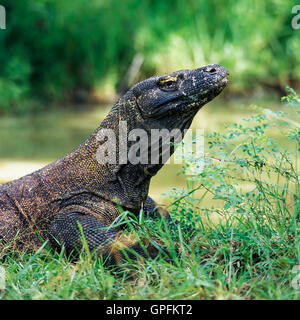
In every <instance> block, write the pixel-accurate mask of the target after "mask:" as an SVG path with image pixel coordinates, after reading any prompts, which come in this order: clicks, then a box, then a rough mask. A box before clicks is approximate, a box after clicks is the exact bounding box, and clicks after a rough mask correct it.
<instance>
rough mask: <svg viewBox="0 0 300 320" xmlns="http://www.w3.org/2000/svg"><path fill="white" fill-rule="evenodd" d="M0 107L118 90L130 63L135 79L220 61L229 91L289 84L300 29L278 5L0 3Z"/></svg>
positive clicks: (271, 0) (287, 8)
mask: <svg viewBox="0 0 300 320" xmlns="http://www.w3.org/2000/svg"><path fill="white" fill-rule="evenodd" d="M1 4H2V5H4V6H5V8H6V11H7V19H6V20H7V29H6V30H0V45H1V50H0V59H1V66H2V67H1V70H0V96H1V101H0V111H1V112H9V111H13V112H19V113H20V112H25V111H28V110H32V109H33V110H36V109H37V108H39V105H40V104H38V103H33V100H34V101H39V100H41V99H42V100H43V101H44V102H45V101H46V102H51V101H55V100H65V99H69V98H71V97H74V96H76V94H77V93H78V92H79V91H80V92H81V91H84V92H90V91H91V90H94V89H95V88H102V90H103V88H107V87H108V88H110V89H109V90H114V89H116V88H117V86H118V84H119V83H120V81H121V80H122V79H123V78H124V75H125V74H126V71H127V70H128V68H129V66H130V64H131V63H132V61H133V58H134V57H136V55H137V54H139V55H140V56H142V57H143V61H144V62H143V64H142V66H141V70H140V72H139V75H138V76H137V77H136V78H135V80H138V78H143V77H145V76H149V75H153V74H155V73H164V72H166V73H167V72H171V71H174V70H176V69H183V68H193V67H197V66H201V65H205V64H209V63H220V64H223V65H225V66H226V67H227V68H228V69H229V70H230V73H231V83H232V84H231V90H239V91H240V90H249V89H253V88H258V87H259V86H260V85H261V84H264V85H266V84H267V85H268V86H277V85H278V84H280V83H282V82H283V81H286V82H287V81H291V82H294V83H296V81H297V79H299V77H298V75H299V72H300V63H299V62H300V56H299V54H298V52H299V49H300V41H299V32H300V31H296V30H293V29H292V28H291V19H292V14H291V8H292V6H293V5H294V2H293V1H291V0H286V1H284V2H282V1H279V0H266V1H259V0H251V1H250V0H240V1H232V0H227V1H220V0H218V1H217V0H213V1H198V0H187V1H181V0H164V1H148V0H146V1H138V0H123V1H116V0H89V1H85V0H76V1H71V0H65V1H58V0H27V1H24V0H21V1H9V0H3V1H1Z"/></svg>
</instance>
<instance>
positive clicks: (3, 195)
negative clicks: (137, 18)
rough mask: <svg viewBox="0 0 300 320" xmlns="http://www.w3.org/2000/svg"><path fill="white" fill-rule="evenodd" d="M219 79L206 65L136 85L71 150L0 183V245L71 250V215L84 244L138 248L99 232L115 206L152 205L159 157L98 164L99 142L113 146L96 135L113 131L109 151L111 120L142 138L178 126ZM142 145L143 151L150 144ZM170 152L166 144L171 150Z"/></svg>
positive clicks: (220, 71) (74, 243)
mask: <svg viewBox="0 0 300 320" xmlns="http://www.w3.org/2000/svg"><path fill="white" fill-rule="evenodd" d="M227 81H228V72H227V70H226V69H225V68H223V67H221V66H219V65H210V66H207V67H203V68H198V69H194V70H182V71H177V72H174V73H172V74H170V75H163V76H156V77H152V78H149V79H147V80H144V81H142V82H140V83H138V84H136V85H135V86H134V87H133V88H131V89H130V90H129V91H128V92H127V93H126V94H125V95H124V96H123V97H121V98H120V99H119V100H118V101H117V103H116V105H115V106H114V107H113V108H112V110H111V111H110V113H109V114H108V115H107V117H106V118H105V119H104V121H103V122H102V123H101V125H100V127H99V128H98V129H97V130H96V131H95V132H94V133H93V134H92V135H91V136H90V137H89V138H88V139H87V140H86V141H85V142H84V143H83V144H81V145H80V146H79V147H78V148H76V149H75V150H73V151H72V152H71V153H69V154H67V155H66V156H65V157H63V158H62V159H60V160H58V161H56V162H54V163H51V164H49V165H48V166H46V167H45V168H43V169H41V170H38V171H36V172H34V173H32V174H29V175H27V176H25V177H22V178H20V179H18V180H15V181H12V182H9V183H6V184H3V185H1V186H0V240H1V239H2V245H3V244H4V243H6V244H7V243H8V244H12V243H13V244H14V246H15V247H16V248H18V247H24V246H25V247H28V248H36V247H37V246H39V245H40V244H41V241H40V238H43V239H45V240H47V239H49V240H50V242H51V243H52V245H53V246H54V247H55V246H56V244H55V241H53V237H54V238H56V239H58V240H59V241H60V243H61V244H63V245H65V247H66V248H67V251H68V252H71V251H72V249H74V248H75V247H77V248H80V246H81V245H80V242H79V240H78V239H79V238H80V233H78V226H77V222H78V221H79V222H80V223H81V225H82V228H83V231H84V235H85V236H86V240H87V243H88V245H89V246H90V248H92V249H94V248H100V249H99V250H100V251H101V252H102V253H104V252H109V251H112V244H113V243H116V242H119V243H122V244H123V245H124V246H129V247H130V246H131V247H134V248H135V249H136V251H139V249H138V248H137V247H136V245H130V244H129V242H128V239H127V240H124V237H123V236H122V234H120V233H117V231H118V230H115V229H114V230H110V231H106V230H103V227H105V226H109V225H111V224H112V222H113V221H114V220H115V219H116V218H117V216H118V215H119V213H120V212H119V205H121V206H122V207H123V209H125V210H127V209H128V210H130V211H132V212H134V213H138V212H139V211H140V209H141V208H142V207H143V205H144V208H145V210H148V211H149V210H150V209H153V208H154V206H155V205H154V204H153V203H152V200H151V199H150V198H147V197H148V190H149V184H150V179H151V178H152V176H154V175H155V174H156V173H157V172H158V170H159V169H160V168H161V167H162V166H163V163H162V162H160V163H158V164H151V163H150V164H141V163H138V164H131V163H125V164H120V163H119V162H120V161H119V160H120V159H119V158H118V156H117V161H116V164H100V163H99V161H98V160H97V151H98V150H99V146H101V145H104V144H105V143H108V147H109V148H108V149H110V148H111V149H112V148H114V145H109V143H111V142H107V141H106V140H105V139H104V137H103V135H101V132H102V130H103V129H111V130H113V132H115V133H116V137H117V141H116V145H117V149H116V151H118V146H119V121H126V122H127V129H128V132H129V131H130V130H132V129H143V130H145V132H147V133H148V134H149V136H150V130H151V129H168V130H170V131H171V130H172V129H175V128H178V129H180V130H181V132H183V130H184V129H188V128H189V126H190V124H191V122H192V120H193V118H194V116H195V114H196V113H197V111H198V110H199V109H200V107H202V106H203V105H204V104H206V103H207V102H209V101H210V100H212V99H213V98H214V97H216V96H217V95H218V94H219V93H220V92H221V91H222V90H223V88H224V87H225V86H226V83H227ZM121 138H122V136H121ZM134 143H135V142H133V141H131V142H128V145H127V149H126V150H125V152H127V153H128V152H129V149H130V148H131V147H132V145H133V144H134ZM121 145H122V147H123V144H122V143H121ZM148 149H149V151H150V143H149V146H148ZM173 151H174V150H173V148H172V150H171V154H172V153H173ZM117 154H118V152H117ZM160 160H161V159H160ZM149 208H150V209H149ZM37 234H39V236H38V235H37ZM93 237H94V238H95V239H94V238H93ZM92 238H93V239H92ZM117 240H119V241H117ZM0 248H1V244H0ZM103 248H105V249H103ZM119 259H120V254H119V253H118V254H115V260H119Z"/></svg>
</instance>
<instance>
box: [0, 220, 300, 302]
mask: <svg viewBox="0 0 300 320" xmlns="http://www.w3.org/2000/svg"><path fill="white" fill-rule="evenodd" d="M145 225H147V228H146V227H145ZM163 225H164V223H163V222H162V221H161V220H160V219H159V220H157V221H153V220H146V221H145V224H143V225H141V226H139V227H137V230H138V234H139V235H140V237H141V238H143V237H145V236H146V233H147V231H150V232H151V234H152V235H154V237H160V238H161V239H163V241H164V244H165V246H166V248H167V249H168V250H169V252H171V254H172V257H173V262H166V260H165V259H164V258H163V257H157V258H156V259H154V260H151V259H147V260H144V261H140V262H134V263H131V264H130V263H127V264H124V265H123V266H120V267H119V268H118V269H116V268H114V269H113V268H109V267H107V266H104V265H103V262H102V261H101V259H91V258H90V256H89V255H87V254H85V253H82V255H81V257H80V259H79V261H78V262H77V263H71V262H69V261H68V260H67V259H66V258H63V255H61V254H59V253H52V252H50V251H48V250H46V249H45V248H44V249H43V250H41V251H40V252H37V253H35V254H33V255H32V254H28V253H27V254H22V253H19V252H14V253H10V254H8V256H7V257H6V258H5V260H4V263H3V264H2V266H4V267H5V269H6V276H7V282H6V283H7V286H6V290H5V291H2V292H1V294H0V297H1V298H2V299H299V298H300V291H299V290H295V289H293V288H292V286H291V282H292V279H293V278H294V277H295V276H296V274H293V273H292V272H291V271H292V268H293V266H295V265H297V264H300V261H299V253H300V252H299V251H300V246H299V243H298V246H296V245H295V238H286V233H285V232H284V230H282V228H278V230H277V231H275V229H274V230H272V229H268V228H267V227H265V226H263V225H257V224H255V223H254V221H253V219H252V218H251V217H249V218H248V219H246V220H244V221H239V220H238V219H224V217H223V218H222V221H220V223H218V224H206V226H205V227H203V228H200V229H199V230H198V231H197V232H196V234H194V235H193V236H190V234H189V233H188V232H184V230H182V229H181V227H178V229H177V227H173V228H167V229H166V228H163ZM294 228H296V225H294ZM146 229H147V230H146ZM292 230H293V229H291V231H292Z"/></svg>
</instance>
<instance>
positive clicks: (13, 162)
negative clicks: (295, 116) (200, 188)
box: [0, 98, 280, 201]
mask: <svg viewBox="0 0 300 320" xmlns="http://www.w3.org/2000/svg"><path fill="white" fill-rule="evenodd" d="M256 103H257V104H260V105H262V106H268V107H270V108H271V107H273V108H274V106H275V108H278V107H279V104H280V102H279V101H267V102H266V101H264V100H261V99H260V100H259V101H254V102H253V99H251V100H249V101H247V100H244V101H228V102H226V103H225V102H223V101H221V100H220V99H219V98H218V99H216V100H215V101H213V102H211V103H209V104H208V105H207V106H205V107H204V108H203V109H201V110H200V111H199V112H198V114H197V116H196V117H195V119H194V121H193V124H192V127H193V128H203V129H204V131H205V132H212V131H222V130H223V129H224V126H225V124H226V123H231V122H239V121H241V120H242V119H243V118H245V117H247V116H249V115H250V114H254V113H255V111H254V110H253V109H251V108H245V106H249V105H251V104H256ZM110 108H111V106H107V105H99V106H96V107H88V106H86V107H85V106H82V108H81V109H80V111H79V110H78V109H77V110H74V109H73V108H68V109H59V110H56V111H49V112H45V113H43V114H39V115H31V116H26V117H21V118H20V117H11V116H10V117H8V116H7V117H2V118H0V182H1V183H3V182H7V181H10V180H13V179H16V178H19V177H21V176H23V175H25V174H27V173H30V172H32V171H35V170H37V169H39V168H41V167H43V166H44V165H46V164H48V163H50V162H52V161H54V160H57V159H59V158H60V157H62V156H64V155H65V154H67V153H69V152H70V151H72V150H73V149H74V148H75V147H77V146H78V145H79V144H80V143H82V142H83V141H84V140H85V139H86V138H87V137H88V136H89V135H90V134H91V133H92V132H93V131H94V130H95V129H96V128H97V127H98V125H99V124H100V123H101V121H102V120H103V118H104V117H105V115H106V114H107V113H108V112H109V110H110ZM180 168H181V166H180V165H174V164H169V165H168V164H166V165H165V166H164V167H163V168H162V169H161V170H160V172H159V173H158V174H157V176H155V177H154V178H153V179H152V183H151V189H150V194H151V195H152V196H153V197H154V198H155V199H158V200H159V201H163V200H164V196H162V193H163V192H167V191H168V190H169V189H170V188H172V187H182V186H185V185H186V179H185V177H184V176H183V175H179V176H178V175H177V173H178V172H179V170H180Z"/></svg>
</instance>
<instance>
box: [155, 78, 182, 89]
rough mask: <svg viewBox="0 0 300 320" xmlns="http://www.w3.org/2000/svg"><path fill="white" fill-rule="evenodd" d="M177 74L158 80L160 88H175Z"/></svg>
mask: <svg viewBox="0 0 300 320" xmlns="http://www.w3.org/2000/svg"><path fill="white" fill-rule="evenodd" d="M177 79H178V76H170V77H167V78H165V79H162V80H160V81H159V86H160V88H161V89H162V90H173V89H175V88H176V84H177Z"/></svg>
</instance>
